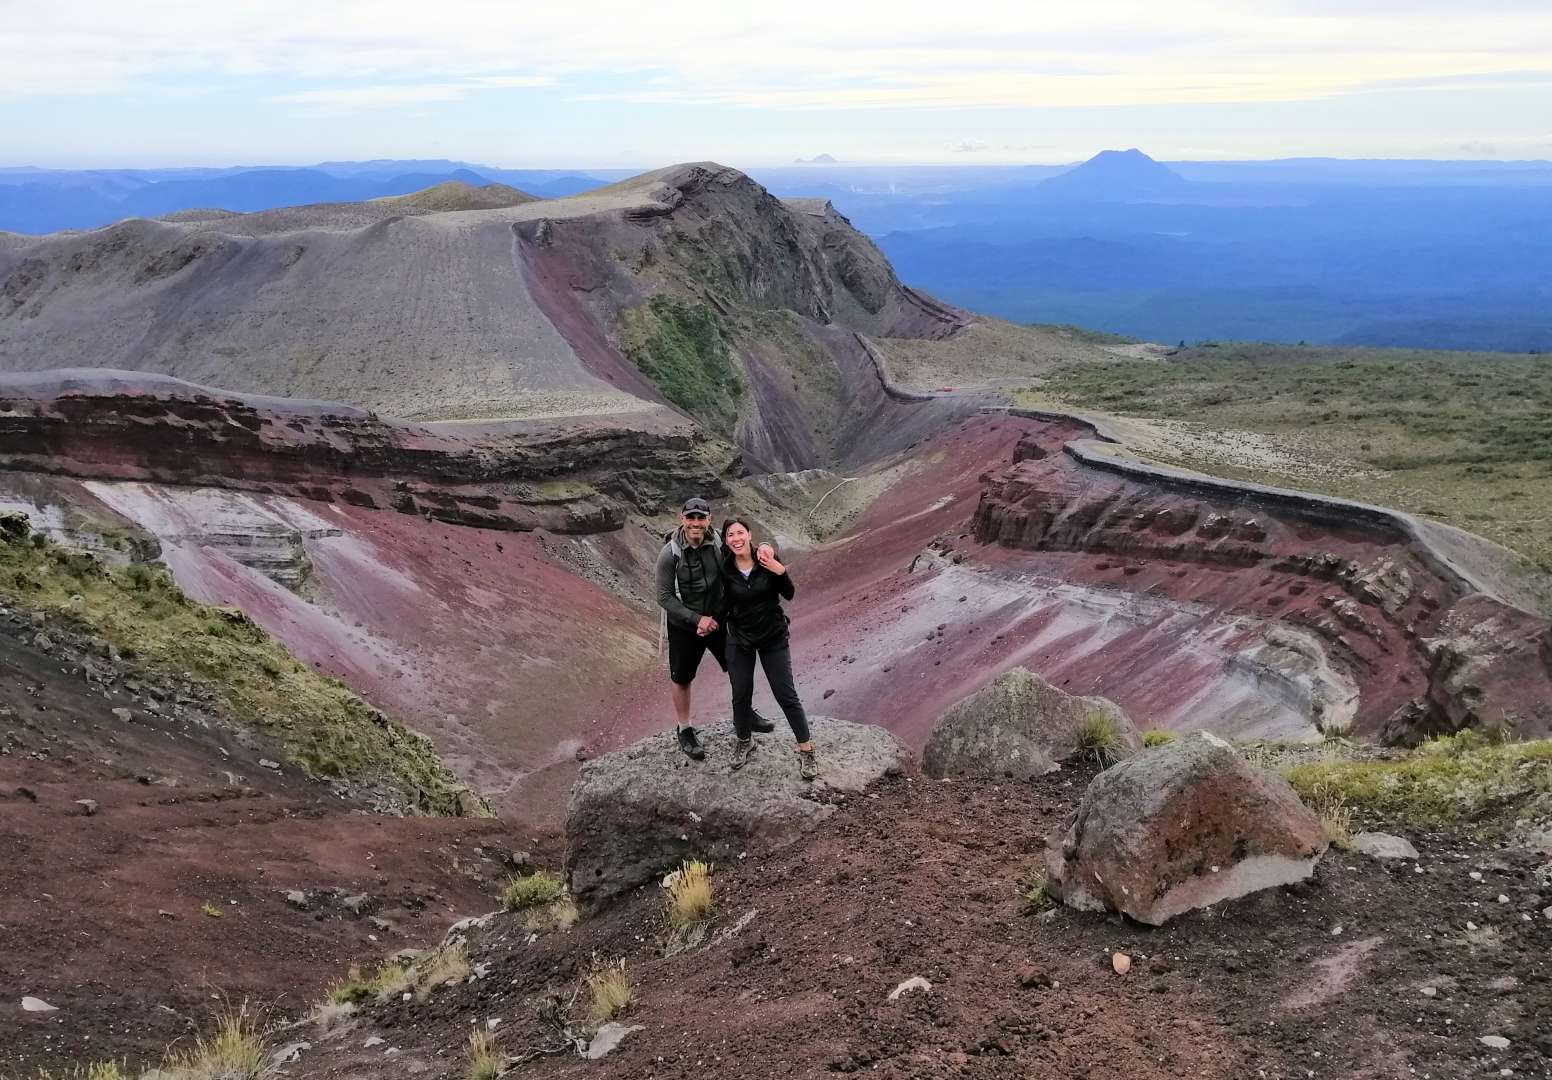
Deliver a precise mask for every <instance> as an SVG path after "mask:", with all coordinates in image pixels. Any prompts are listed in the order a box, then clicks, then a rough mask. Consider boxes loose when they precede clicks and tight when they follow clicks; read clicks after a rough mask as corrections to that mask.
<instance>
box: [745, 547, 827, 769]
mask: <svg viewBox="0 0 1552 1080" xmlns="http://www.w3.org/2000/svg"><path fill="white" fill-rule="evenodd" d="M722 546H723V547H724V548H726V549H727V556H726V559H727V564H726V569H727V573H726V574H725V575H723V576H724V584H723V596H724V600H725V603H726V606H727V617H726V618H725V619H724V620H723V622H724V623H725V624H726V625H727V662H728V678H729V679H730V680H732V683H733V730H734V732H735V733H736V734H737V735H738V741H737V742H736V743H734V746H733V768H735V769H741V768H743V767H744V763H745V762H747V761H748V760H749V755H750V754H752V753H754V719H755V715H754V709H753V708H752V707H751V702H752V701H753V700H754V661H755V657H756V656H758V657H759V658H760V666H761V667H763V668H764V669H765V681H766V682H768V683H770V686H771V693H772V694H773V695H775V697H776V703H777V704H778V705H780V706H781V711H782V712H784V713H786V714H787V723H788V724H790V725H791V726H792V734H793V735H794V736H796V738H797V740H798V775H799V776H801V777H802V778H803V779H804V780H812V779H814V778H815V777H817V776H818V775H819V763H818V762H817V761H816V760H815V758H814V744H813V743H812V742H810V741H809V735H808V717H807V716H805V715H804V713H803V702H802V701H800V700H799V699H798V690H797V687H796V686H795V685H793V682H792V651H791V649H790V648H789V646H788V642H787V616H786V613H785V612H783V611H782V610H781V602H782V600H783V599H787V600H791V599H792V596H793V592H794V590H793V587H792V578H791V577H790V576H789V575H788V574H787V568H786V567H785V566H783V565H782V564H781V562H780V561H778V560H777V558H776V553H775V552H774V551H773V550H772V549H771V547H770V545H768V544H761V545H760V547H759V550H758V551H756V550H755V547H754V537H753V536H751V535H750V532H749V526H748V525H746V524H744V523H743V522H742V521H730V522H728V524H727V527H726V528H725V529H723V530H722Z"/></svg>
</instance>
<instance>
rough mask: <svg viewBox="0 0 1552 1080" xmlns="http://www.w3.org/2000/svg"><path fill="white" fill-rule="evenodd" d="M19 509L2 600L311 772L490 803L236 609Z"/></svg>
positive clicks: (454, 805) (429, 807)
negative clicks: (186, 686) (187, 688)
mask: <svg viewBox="0 0 1552 1080" xmlns="http://www.w3.org/2000/svg"><path fill="white" fill-rule="evenodd" d="M18 519H19V515H7V516H6V527H5V528H4V529H0V603H8V604H15V605H16V606H18V607H23V608H27V609H30V610H33V611H42V612H45V613H48V614H51V615H53V616H55V617H57V618H58V619H59V621H60V622H61V623H62V624H64V625H68V626H69V627H70V628H71V629H72V630H73V631H75V632H79V633H82V634H84V635H87V636H89V637H90V638H92V639H93V640H95V641H99V642H102V643H104V644H107V645H112V646H114V647H115V648H117V649H118V650H119V653H120V654H121V655H122V656H123V657H124V658H125V659H126V660H133V661H135V662H136V663H138V664H141V665H143V666H144V667H146V668H147V669H148V670H150V671H152V672H157V673H161V674H164V675H166V676H167V677H169V678H170V679H177V680H178V681H180V682H193V683H197V684H200V686H201V687H202V689H204V690H207V691H209V692H210V695H211V698H212V704H214V705H216V706H217V707H218V708H220V709H221V710H222V711H223V712H224V713H225V714H226V716H228V717H230V718H233V719H234V720H237V719H240V720H241V722H242V723H243V724H251V725H254V726H256V727H257V728H258V729H259V730H260V731H262V732H263V733H264V734H266V735H269V736H270V737H272V738H274V739H276V740H277V741H278V742H280V743H281V745H283V746H284V747H285V751H286V755H287V756H288V757H289V758H291V760H292V761H294V762H296V763H297V764H298V765H300V766H302V767H303V768H305V769H306V770H307V771H308V772H310V773H311V774H312V775H314V776H315V777H325V778H344V779H349V780H355V781H358V782H361V783H365V784H368V785H372V786H374V787H377V788H379V789H381V790H383V791H384V792H385V793H390V794H391V797H392V798H393V800H394V801H395V802H396V803H398V804H399V805H401V806H404V807H406V808H413V809H419V810H423V811H427V812H431V813H441V814H457V813H460V812H471V811H472V812H476V813H478V812H480V811H482V810H483V811H485V812H486V813H488V812H489V811H488V809H487V808H485V807H483V806H481V805H480V804H479V800H478V799H474V798H471V797H470V796H469V795H468V793H467V792H466V791H464V790H463V787H462V785H461V784H459V782H458V780H457V778H456V777H454V776H453V774H452V773H451V772H450V771H449V770H448V768H447V766H446V765H445V764H444V763H443V762H442V759H441V758H440V757H438V756H437V754H436V751H435V749H434V748H433V747H432V745H431V742H430V740H429V739H427V738H426V737H425V736H423V735H420V734H417V733H415V732H412V731H410V730H409V729H408V728H406V727H404V726H403V725H402V724H400V723H398V722H396V721H394V720H392V719H390V718H388V717H386V716H384V715H383V714H382V713H381V712H379V711H378V710H377V709H374V708H373V707H372V706H371V705H369V704H367V703H366V702H365V701H363V700H361V698H359V697H357V696H356V694H355V693H353V692H352V691H351V690H350V688H349V687H347V686H346V685H345V684H344V683H342V682H340V681H339V680H338V679H333V678H329V677H327V676H324V675H321V674H319V673H318V672H316V671H313V670H312V669H311V668H310V667H308V666H307V665H306V664H304V663H302V662H301V661H299V660H297V659H296V657H294V656H292V655H291V653H290V652H289V651H287V649H286V648H285V646H283V645H282V644H280V642H278V641H276V640H275V639H274V638H272V637H270V636H269V634H267V633H266V632H265V631H264V630H263V629H262V628H261V627H259V626H258V625H257V624H256V623H254V622H253V621H252V620H251V619H249V618H247V616H245V615H243V614H242V613H241V612H239V611H235V610H232V609H228V608H220V607H213V606H211V605H209V604H201V603H197V602H196V601H193V600H190V599H189V598H188V597H187V596H185V595H184V593H183V591H182V590H181V589H179V588H178V586H177V585H176V584H175V583H174V582H173V579H172V576H171V575H170V574H169V573H168V572H167V570H166V569H165V568H164V567H162V566H159V565H155V566H153V565H148V564H144V563H137V564H134V565H131V566H127V567H120V568H112V567H107V566H104V565H103V564H102V563H100V562H98V561H97V559H95V558H94V557H93V556H91V555H90V554H87V553H86V552H82V551H75V550H72V549H70V548H63V547H59V546H57V545H55V544H52V543H50V542H48V541H47V540H46V539H44V538H43V537H42V536H41V534H39V535H33V534H31V533H30V532H29V531H28V527H27V524H26V522H25V520H18Z"/></svg>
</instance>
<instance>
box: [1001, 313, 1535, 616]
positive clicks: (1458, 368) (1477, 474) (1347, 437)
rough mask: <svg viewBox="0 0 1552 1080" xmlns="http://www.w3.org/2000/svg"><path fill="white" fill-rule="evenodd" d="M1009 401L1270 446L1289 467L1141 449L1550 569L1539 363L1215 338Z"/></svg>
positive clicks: (1071, 370)
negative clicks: (1470, 541) (1454, 535)
mask: <svg viewBox="0 0 1552 1080" xmlns="http://www.w3.org/2000/svg"><path fill="white" fill-rule="evenodd" d="M1017 396H1018V397H1019V399H1020V400H1021V401H1023V402H1024V403H1027V404H1032V405H1037V406H1038V405H1041V404H1045V405H1050V404H1063V405H1068V406H1072V407H1076V408H1081V409H1090V410H1094V411H1098V412H1105V413H1112V414H1115V415H1118V416H1128V417H1139V418H1144V419H1157V420H1170V421H1182V422H1187V423H1188V424H1190V425H1191V427H1192V429H1193V430H1198V429H1199V430H1204V431H1209V432H1210V431H1227V432H1254V433H1256V434H1259V435H1264V436H1270V437H1271V438H1272V439H1274V440H1275V441H1277V442H1278V444H1279V445H1282V446H1285V447H1286V448H1288V449H1289V451H1290V453H1291V454H1292V456H1293V457H1294V458H1295V459H1298V460H1300V461H1302V462H1303V465H1302V466H1301V467H1290V468H1281V467H1279V466H1277V465H1267V466H1265V467H1260V466H1254V465H1245V464H1241V465H1236V464H1234V463H1232V462H1225V461H1222V460H1215V457H1214V455H1212V454H1203V453H1201V452H1199V451H1198V450H1183V451H1182V452H1181V453H1180V454H1179V455H1177V456H1174V457H1171V456H1170V455H1168V454H1165V453H1162V452H1160V451H1157V450H1154V451H1150V452H1151V453H1153V455H1154V456H1156V457H1159V458H1160V460H1165V461H1167V462H1168V463H1170V464H1179V465H1184V466H1186V467H1188V468H1196V469H1201V470H1203V471H1206V472H1213V473H1217V474H1219V475H1223V476H1227V477H1230V478H1232V479H1245V480H1253V481H1259V482H1263V483H1271V484H1278V485H1282V486H1292V487H1299V488H1305V489H1308V490H1314V491H1320V492H1323V493H1325V494H1330V495H1338V496H1343V497H1346V498H1355V499H1361V500H1365V501H1370V502H1377V503H1381V504H1384V505H1387V506H1394V507H1397V508H1398V509H1402V510H1407V511H1411V512H1413V513H1418V514H1423V515H1426V516H1429V517H1435V518H1440V519H1442V520H1445V521H1448V522H1450V523H1452V524H1455V525H1459V526H1461V527H1463V528H1467V529H1470V530H1472V531H1474V532H1479V533H1481V534H1483V535H1485V536H1487V537H1489V538H1491V539H1493V540H1496V541H1497V542H1499V543H1501V544H1503V545H1504V546H1506V547H1508V548H1510V549H1512V550H1515V551H1517V552H1519V553H1521V554H1522V555H1524V556H1526V557H1527V559H1528V560H1529V561H1530V563H1531V564H1532V565H1535V566H1538V567H1540V569H1542V570H1543V571H1545V572H1552V357H1547V356H1535V355H1520V354H1503V353H1449V352H1437V351H1429V350H1406V349H1361V348H1334V347H1333V348H1320V347H1312V346H1295V345H1286V346H1285V345H1267V344H1260V343H1238V342H1223V343H1217V344H1209V345H1205V346H1201V347H1197V348H1192V349H1182V350H1179V351H1177V352H1175V353H1174V354H1173V355H1171V356H1170V357H1169V358H1168V359H1166V360H1163V361H1153V360H1116V361H1114V362H1099V363H1094V362H1088V363H1082V364H1077V363H1073V364H1066V365H1063V366H1061V367H1058V368H1056V369H1054V370H1053V371H1052V372H1051V373H1050V374H1049V375H1047V376H1046V377H1045V378H1044V379H1043V380H1042V381H1041V383H1040V384H1039V385H1038V386H1037V387H1032V388H1031V389H1030V390H1028V391H1025V392H1021V393H1020V394H1019V395H1017ZM1548 595H1549V602H1552V590H1549V591H1548Z"/></svg>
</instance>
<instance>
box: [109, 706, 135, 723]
mask: <svg viewBox="0 0 1552 1080" xmlns="http://www.w3.org/2000/svg"><path fill="white" fill-rule="evenodd" d="M113 715H114V716H116V717H118V718H119V719H120V720H122V721H124V723H126V724H127V723H129V722H131V721H132V720H134V719H135V714H134V712H133V711H132V710H130V709H126V708H124V707H123V706H122V705H121V706H119V707H118V708H117V709H114V710H113Z"/></svg>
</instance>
